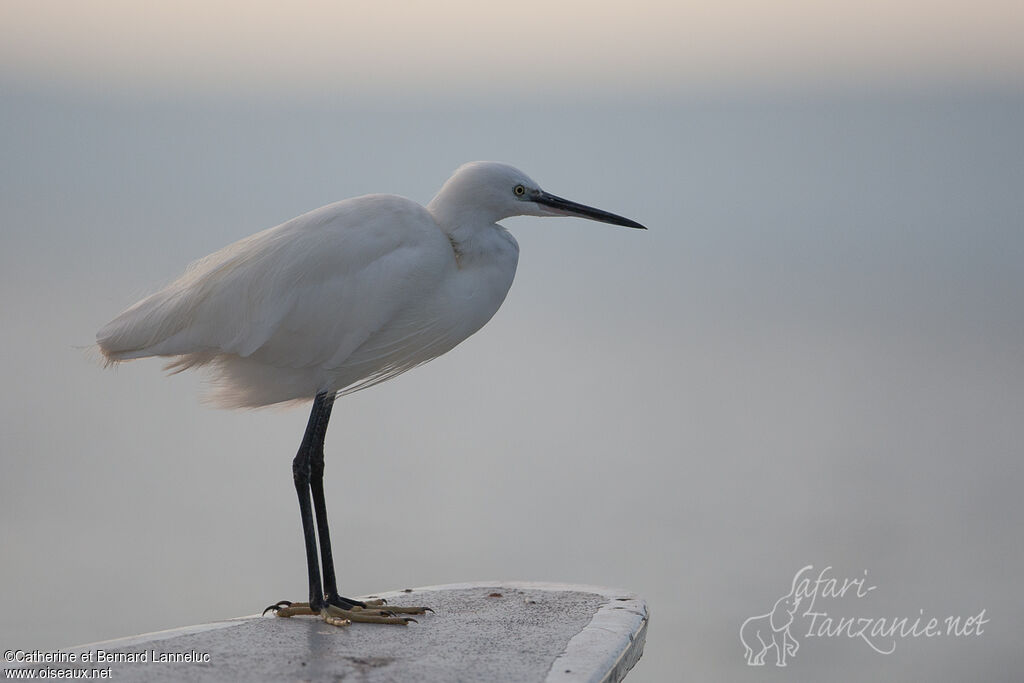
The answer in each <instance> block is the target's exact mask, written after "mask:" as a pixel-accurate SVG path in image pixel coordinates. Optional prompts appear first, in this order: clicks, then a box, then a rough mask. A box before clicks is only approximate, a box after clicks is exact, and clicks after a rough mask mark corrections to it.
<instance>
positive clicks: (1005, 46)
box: [0, 0, 1024, 681]
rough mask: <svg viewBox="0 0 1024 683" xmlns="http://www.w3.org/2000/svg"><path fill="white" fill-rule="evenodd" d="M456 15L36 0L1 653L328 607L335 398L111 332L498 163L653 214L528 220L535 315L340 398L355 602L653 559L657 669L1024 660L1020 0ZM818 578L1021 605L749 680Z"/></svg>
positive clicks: (5, 408)
mask: <svg viewBox="0 0 1024 683" xmlns="http://www.w3.org/2000/svg"><path fill="white" fill-rule="evenodd" d="M427 7H428V6H427V5H422V6H420V7H419V9H417V6H412V7H407V6H405V5H404V4H402V3H344V4H340V3H326V2H325V3H319V4H318V3H308V4H298V5H294V6H293V5H290V6H289V8H288V10H284V9H282V8H278V7H276V6H270V5H268V6H266V7H264V6H262V5H259V4H255V5H254V4H252V3H245V4H240V3H239V4H235V3H222V4H216V5H212V6H211V5H209V4H207V3H198V2H195V3H176V4H174V5H167V6H164V7H155V6H153V5H151V4H145V5H140V4H138V3H134V2H127V1H126V2H105V3H104V2H91V3H74V2H11V1H10V0H7V1H6V2H4V3H3V5H2V6H0V159H2V161H0V384H2V386H3V392H2V393H0V467H2V475H0V548H2V557H3V559H2V561H0V587H2V595H3V603H4V609H3V611H2V614H3V616H2V617H0V646H2V648H3V649H8V648H22V649H29V648H36V647H39V648H56V647H60V646H70V645H74V644H79V643H84V642H89V641H96V640H101V639H106V638H114V637H118V636H126V635H131V634H135V633H139V632H144V631H151V630H156V629H164V628H171V627H175V626H182V625H187V624H193V623H200V622H204V621H210V620H216V619H221V618H225V617H231V616H237V615H241V614H250V613H253V612H255V611H258V610H259V609H261V608H262V607H264V606H265V605H266V604H269V603H270V602H272V601H275V600H278V599H281V598H302V597H303V596H304V594H305V590H306V586H305V568H304V560H303V551H302V537H301V533H300V527H299V520H298V511H297V506H296V504H295V495H294V490H293V488H292V483H291V476H290V471H291V469H290V461H291V458H292V456H293V455H294V452H295V449H296V447H297V445H298V441H299V439H300V437H301V433H302V429H303V427H304V425H305V420H306V412H305V411H304V410H294V411H285V412H282V411H277V410H263V411H255V412H237V413H232V412H224V411H217V410H212V409H208V408H205V407H203V406H202V405H201V404H200V403H199V402H198V400H197V396H198V395H199V393H200V392H201V380H200V378H199V377H196V376H193V375H181V376H176V377H174V378H171V379H167V378H164V377H163V376H162V374H161V372H160V364H159V362H157V361H145V362H137V363H132V364H130V365H127V366H124V367H122V368H120V369H118V370H117V371H116V372H114V371H103V370H101V369H100V367H99V364H98V363H97V362H96V361H95V360H94V359H93V358H91V357H90V355H89V353H88V351H87V350H84V349H85V347H88V346H89V345H90V344H91V343H92V342H93V335H94V333H95V331H96V330H97V329H98V328H99V327H100V326H101V325H102V324H104V323H105V322H107V321H108V320H109V319H110V318H112V317H113V316H114V315H116V314H117V313H118V312H119V311H120V310H122V309H123V308H124V307H126V306H127V305H129V304H131V303H132V302H134V301H135V300H136V299H137V298H138V297H140V296H142V295H144V294H146V293H148V292H149V291H151V290H153V289H154V288H155V287H157V286H159V285H160V284H162V283H164V282H166V281H168V280H170V279H172V278H173V277H175V276H176V275H177V274H179V273H180V272H181V270H182V269H183V268H184V266H185V264H186V263H187V262H188V261H190V260H192V259H194V258H197V257H200V256H203V255H205V254H206V253H208V252H210V251H212V250H214V249H217V248H219V247H221V246H223V245H224V244H227V243H228V242H231V241H233V240H235V239H238V238H240V237H243V236H245V235H247V234H250V233H251V232H254V231H256V230H260V229H263V228H266V227H269V226H271V225H274V224H277V223H279V222H281V221H283V220H286V219H288V218H290V217H292V216H294V215H296V214H298V213H301V212H303V211H306V210H308V209H311V208H315V207H317V206H320V205H322V204H325V203H328V202H330V201H334V200H337V199H341V198H344V197H348V196H352V195H357V194H362V193H366V192H376V191H387V192H396V193H399V194H404V195H406V196H409V197H411V198H413V199H416V200H418V201H421V202H426V201H428V200H429V199H430V197H431V196H432V195H433V193H434V192H435V191H436V190H437V188H438V187H440V185H441V183H442V182H443V181H444V180H445V179H446V178H447V176H448V174H449V173H450V172H451V171H452V170H453V169H454V168H455V167H457V166H458V165H459V164H460V163H462V162H464V161H468V160H473V159H498V160H502V161H507V162H510V163H513V164H515V165H517V166H519V167H521V168H522V169H523V170H525V171H526V172H527V173H529V174H531V175H532V176H533V177H534V178H535V179H536V180H538V181H539V182H540V183H541V184H542V185H543V186H544V187H545V188H547V189H549V190H551V191H552V192H555V193H557V194H560V195H563V196H566V197H570V198H573V199H576V200H578V201H582V202H586V203H590V204H594V205H597V206H600V207H602V208H605V209H608V210H611V211H615V212H616V213H621V214H624V215H627V216H630V217H632V218H635V219H637V220H639V221H641V222H643V223H645V224H646V225H648V226H649V227H650V231H649V232H647V233H639V232H637V231H631V230H626V229H623V228H615V227H612V226H606V225H600V224H591V223H585V222H582V221H573V220H554V219H547V220H539V219H512V220H509V221H507V223H506V225H507V227H509V228H510V229H511V230H512V231H513V232H514V233H515V235H516V237H517V239H518V240H519V242H520V245H521V250H522V254H521V260H520V267H519V274H518V277H517V280H516V283H515V285H514V286H513V288H512V291H511V293H510V295H509V297H508V300H507V301H506V303H505V305H504V307H503V308H502V310H501V311H500V312H499V313H498V315H497V316H496V317H495V319H494V320H493V321H492V322H491V323H490V324H489V325H488V326H487V327H485V328H484V330H482V331H481V332H480V333H479V334H477V335H476V336H474V337H473V338H472V339H471V340H469V341H468V342H466V343H465V344H464V345H463V346H461V347H459V348H458V349H456V350H455V351H454V352H452V353H451V354H449V355H447V356H445V357H443V358H441V359H438V360H437V361H435V362H433V363H431V364H429V365H427V366H425V367H423V368H421V369H418V370H417V371H416V372H413V373H410V374H408V375H406V376H403V377H402V378H400V379H399V380H397V381H395V382H391V383H388V384H386V385H383V386H381V387H378V388H375V389H372V390H369V391H366V392H363V393H360V394H357V395H354V396H352V397H349V398H345V399H344V400H342V401H341V402H339V404H338V406H337V408H336V410H335V414H334V415H335V416H334V420H333V422H332V425H331V430H330V433H329V434H328V440H327V451H328V453H327V461H328V465H327V467H328V469H327V495H328V501H329V506H330V510H331V518H332V523H333V529H332V531H334V535H335V538H336V539H337V543H338V545H339V546H341V545H342V544H344V545H346V546H349V547H353V548H358V553H353V556H352V557H349V558H346V556H345V553H343V552H338V553H337V556H339V568H338V569H339V575H340V578H341V584H342V587H343V590H344V591H345V592H346V593H348V594H352V595H356V594H363V593H369V592H373V591H379V590H387V589H393V588H402V587H406V586H415V585H427V584H436V583H447V582H456V581H469V580H478V579H486V578H507V579H535V580H548V581H567V582H579V583H594V584H601V585H611V586H618V587H622V588H628V589H631V590H634V591H636V592H638V593H640V594H641V595H643V596H644V597H646V598H647V599H648V601H649V604H650V607H651V610H652V621H651V627H650V633H649V638H648V646H647V650H646V654H645V655H644V658H643V659H642V660H641V662H640V664H639V665H638V666H637V668H636V670H635V671H634V672H633V674H631V676H630V679H629V680H631V681H665V680H677V679H680V680H681V679H693V680H747V679H749V680H754V679H755V678H765V677H767V678H771V679H773V680H780V681H785V680H844V681H845V680H849V681H860V680H871V681H874V680H907V679H915V680H949V681H959V680H971V679H973V680H1011V679H1016V678H1019V676H1020V671H1021V668H1022V666H1024V657H1022V655H1021V654H1020V647H1019V642H1020V633H1021V632H1022V630H1024V597H1022V591H1021V587H1020V577H1021V576H1022V575H1024V541H1022V535H1021V531H1020V522H1021V519H1022V515H1024V501H1022V496H1021V489H1022V485H1024V464H1022V459H1021V457H1020V456H1021V450H1022V447H1021V444H1022V442H1024V441H1022V440H1024V419H1022V418H1024V191H1022V190H1024V125H1022V124H1024V41H1021V40H1020V35H1021V33H1022V29H1024V26H1022V14H1021V11H1020V8H1019V3H1017V2H1005V3H1003V2H996V1H990V2H980V3H970V4H968V3H961V4H955V3H950V4H947V5H945V6H935V5H934V4H933V3H926V2H913V1H908V0H904V1H901V2H896V3H892V2H887V3H881V2H867V3H865V2H858V3H825V4H822V3H805V2H792V1H790V2H779V3H771V6H770V7H769V6H768V5H766V4H764V3H754V2H742V1H734V2H725V3H713V4H712V3H707V4H706V5H688V4H685V3H683V4H680V3H657V2H646V3H643V2H641V3H631V4H630V6H629V9H628V10H627V9H625V8H624V7H623V6H595V5H594V4H593V3H583V2H570V3H558V4H554V5H552V4H549V3H537V2H519V3H514V4H512V5H508V4H500V5H499V4H494V5H482V4H480V3H469V2H465V3H442V4H440V5H438V4H436V3H435V4H431V5H430V6H429V8H430V9H429V11H428V10H427ZM807 564H814V565H815V566H816V567H817V568H821V567H824V566H826V565H833V566H834V567H835V571H834V574H835V575H838V576H850V577H859V576H862V575H863V572H864V571H865V570H866V571H867V572H868V576H869V580H870V582H871V583H873V584H874V585H877V586H878V588H877V590H875V591H874V592H873V593H872V594H871V596H870V597H869V598H865V599H863V600H860V601H856V602H853V603H852V604H850V603H844V606H842V608H840V607H839V606H837V607H835V608H834V609H831V610H829V611H831V612H832V613H833V614H834V615H835V616H866V617H899V616H909V617H915V616H917V615H918V614H919V610H922V609H923V610H924V611H925V614H926V615H928V616H939V617H945V616H948V615H964V616H967V615H972V614H976V613H977V612H979V611H980V610H981V609H982V608H984V609H986V610H987V616H988V618H989V619H990V623H989V624H987V625H986V630H985V633H984V635H982V636H980V637H975V638H971V639H952V638H942V639H923V638H921V639H916V640H915V639H907V640H905V641H901V642H899V643H897V649H896V652H895V653H894V654H892V655H888V656H883V655H879V654H877V653H875V652H873V651H871V650H870V649H868V648H867V646H866V645H864V644H863V643H860V642H858V641H847V640H815V639H807V638H804V637H803V633H804V630H805V628H801V627H797V628H795V629H794V633H795V634H796V635H797V636H798V637H799V638H800V640H801V643H802V648H801V650H800V651H799V653H798V655H797V657H796V658H795V659H794V660H792V662H791V664H790V666H789V667H788V668H787V669H776V668H775V667H774V666H771V660H769V666H766V667H763V668H761V669H753V668H748V667H746V665H745V664H744V661H743V657H742V646H741V645H740V642H739V639H738V631H739V627H740V624H741V623H742V622H743V620H744V619H746V618H747V617H749V616H753V615H756V614H763V613H765V612H767V611H768V610H769V609H770V608H771V605H772V604H773V603H774V601H775V600H776V599H777V598H778V597H780V596H781V595H783V594H784V593H786V592H787V591H788V590H789V584H790V582H791V581H792V577H793V575H794V573H795V572H796V571H797V570H798V569H800V568H801V567H803V566H804V565H807ZM826 607H827V606H826ZM801 623H803V624H804V627H805V626H806V621H805V622H801ZM421 627H424V626H421ZM425 627H429V624H428V625H426V626H425Z"/></svg>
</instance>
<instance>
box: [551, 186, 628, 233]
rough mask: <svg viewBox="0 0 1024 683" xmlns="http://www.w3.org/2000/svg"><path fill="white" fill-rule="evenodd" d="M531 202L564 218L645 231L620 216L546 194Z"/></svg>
mask: <svg viewBox="0 0 1024 683" xmlns="http://www.w3.org/2000/svg"><path fill="white" fill-rule="evenodd" d="M533 201H534V202H536V203H537V204H540V205H542V206H546V207H548V208H551V209H554V210H555V211H557V212H558V213H560V214H562V215H565V216H579V217H580V218H589V219H590V220H593V221H601V222H602V223H611V224H612V225H623V226H625V227H627V228H639V229H640V230H646V229H647V228H645V227H644V226H642V225H640V224H639V223H637V222H636V221H632V220H630V219H628V218H623V217H622V216H617V215H615V214H614V213H609V212H607V211H602V210H601V209H595V208H594V207H592V206H587V205H585V204H577V203H576V202H573V201H569V200H568V199H562V198H561V197H556V196H555V195H553V194H548V193H547V192H541V193H540V194H538V195H537V196H536V197H534V198H533Z"/></svg>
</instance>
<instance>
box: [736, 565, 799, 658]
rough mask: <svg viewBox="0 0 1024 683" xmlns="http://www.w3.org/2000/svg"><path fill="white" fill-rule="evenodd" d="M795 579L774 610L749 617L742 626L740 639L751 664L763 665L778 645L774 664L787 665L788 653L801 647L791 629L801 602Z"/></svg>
mask: <svg viewBox="0 0 1024 683" xmlns="http://www.w3.org/2000/svg"><path fill="white" fill-rule="evenodd" d="M797 576H799V574H798V575H797ZM796 579H797V577H796V576H794V577H793V587H792V589H790V591H789V593H788V594H787V595H783V596H782V597H781V598H779V599H778V600H776V601H775V606H774V607H773V608H772V611H771V612H768V614H761V615H759V616H756V617H750V618H749V619H747V620H746V621H744V622H743V625H742V626H740V642H741V643H743V649H744V651H745V652H744V654H745V655H746V658H747V664H748V665H749V666H763V665H764V658H765V656H766V655H767V654H768V650H770V649H772V648H775V666H786V656H787V655H788V656H790V657H793V656H795V655H796V651H797V650H798V649H800V643H798V642H797V640H796V638H794V637H793V634H792V633H790V632H789V627H790V626H791V625H792V624H793V615H794V614H796V610H797V607H799V605H800V597H801V596H799V595H797V590H796V585H797V581H796Z"/></svg>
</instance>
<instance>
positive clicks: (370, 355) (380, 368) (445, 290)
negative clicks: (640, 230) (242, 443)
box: [97, 162, 642, 407]
mask: <svg viewBox="0 0 1024 683" xmlns="http://www.w3.org/2000/svg"><path fill="white" fill-rule="evenodd" d="M513 215H537V216H550V215H579V216H584V217H588V218H594V219H596V220H601V221H605V222H611V223H618V224H620V225H629V226H631V227H642V226H640V225H639V224H636V223H634V222H632V221H629V220H628V219H624V218H621V217H619V216H615V215H613V214H607V213H605V212H602V211H598V210H596V209H590V208H589V207H584V206H582V205H579V204H574V203H572V202H568V201H567V200H563V199H560V198H558V197H554V196H553V195H549V194H548V193H546V192H543V191H542V190H541V189H540V188H539V187H538V186H537V184H536V183H535V182H533V181H532V180H530V178H528V177H527V176H526V175H524V174H523V173H522V172H520V171H518V170H516V169H514V168H512V167H510V166H506V165H504V164H497V163H493V162H477V163H473V164H466V165H464V166H462V167H461V168H459V169H458V170H457V171H456V172H455V174H454V175H453V176H452V177H451V178H450V179H449V180H448V182H447V183H445V185H444V187H442V188H441V190H440V192H439V193H438V194H437V196H436V197H434V199H433V200H432V201H431V202H430V204H429V205H428V206H427V207H426V208H424V207H422V206H420V205H418V204H416V203H415V202H412V201H410V200H408V199H405V198H403V197H398V196H394V195H367V196H363V197H356V198H354V199H347V200H344V201H341V202H337V203H335V204H330V205H328V206H324V207H322V208H319V209H316V210H314V211H311V212H309V213H307V214H303V215H302V216H299V217H297V218H294V219H292V220H290V221H288V222H286V223H283V224H281V225H279V226H277V227H274V228H270V229H269V230H264V231H263V232H260V233H257V234H255V235H252V236H250V237H247V238H245V239H243V240H240V241H238V242H235V243H234V244H231V245H229V246H227V247H224V248H223V249H221V250H220V251H217V252H215V253H213V254H210V255H209V256H207V257H205V258H203V259H200V260H198V261H196V262H195V263H193V264H192V265H190V266H189V267H188V269H187V270H186V271H185V273H184V274H183V275H182V276H181V277H180V278H178V279H177V280H176V281H174V282H172V283H171V284H170V285H168V286H167V287H165V288H164V289H162V290H160V291H158V292H156V293H155V294H152V295H150V296H149V297H147V298H145V299H143V300H142V301H139V302H138V303H136V304H135V305H133V306H131V307H130V308H128V309H127V310H126V311H124V312H123V313H121V314H120V315H119V316H118V317H117V318H115V319H114V320H113V321H111V322H110V323H108V324H107V325H106V326H104V327H103V329H101V330H100V331H99V333H98V334H97V342H98V344H99V348H100V350H101V351H102V353H103V355H104V357H105V358H106V359H107V361H108V362H111V363H114V362H118V361H124V360H130V359H134V358H142V357H147V356H164V357H169V358H170V359H171V360H170V362H169V364H168V368H169V369H172V370H174V371H180V370H184V369H187V368H192V367H197V366H205V367H206V368H207V369H209V370H210V371H211V372H212V379H213V383H212V396H211V398H212V399H213V400H214V401H215V402H216V403H217V404H219V405H221V406H224V407H243V406H263V405H269V404H273V403H281V402H285V401H296V400H309V399H312V398H313V397H314V396H315V395H316V394H318V393H321V392H325V391H327V392H332V391H334V392H345V393H348V392H352V391H357V390H359V389H362V388H365V387H368V386H371V385H373V384H376V383H378V382H382V381H384V380H386V379H389V378H391V377H394V376H396V375H398V374H400V373H402V372H405V371H406V370H409V369H411V368H413V367H415V366H417V365H419V364H421V363H425V362H427V361H429V360H431V359H433V358H436V357H437V356H439V355H441V354H443V353H445V352H447V351H449V350H451V349H452V348H454V347H455V346H456V345H457V344H458V343H459V342H461V341H462V340H464V339H466V338H467V337H469V336H470V335H471V334H473V333H474V332H476V331H477V330H478V329H480V327H482V326H483V325H484V323H486V322H487V321H488V320H490V318H491V317H492V316H493V315H494V313H495V312H496V311H497V310H498V307H499V306H500V305H501V303H502V301H503V300H504V299H505V295H506V293H507V292H508V289H509V287H510V286H511V285H512V279H513V277H514V275H515V270H516V263H517V261H518V257H519V247H518V245H517V244H516V241H515V239H514V238H513V237H512V236H511V235H510V234H509V233H508V232H507V231H506V230H505V229H504V228H502V227H501V226H500V225H498V224H497V221H498V220H501V219H502V218H506V217H508V216H513Z"/></svg>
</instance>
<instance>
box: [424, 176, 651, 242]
mask: <svg viewBox="0 0 1024 683" xmlns="http://www.w3.org/2000/svg"><path fill="white" fill-rule="evenodd" d="M428 208H430V210H431V212H433V213H434V215H435V216H438V217H439V218H441V220H445V219H449V220H452V221H453V222H455V221H457V220H458V218H460V217H462V216H472V217H473V218H479V219H483V220H486V221H488V222H497V221H499V220H501V219H503V218H509V217H511V216H576V217H578V218H587V219H589V220H594V221H600V222H602V223H611V224H613V225H623V226H626V227H629V228H640V229H641V230H646V228H645V227H644V226H642V225H640V224H639V223H637V222H636V221H632V220H630V219H628V218H623V217H622V216H617V215H615V214H613V213H609V212H607V211H602V210H601V209H595V208H593V207H591V206H586V205H584V204H578V203H576V202H573V201H569V200H568V199H563V198H562V197H558V196H556V195H553V194H551V193H549V192H545V191H544V190H542V189H541V187H540V185H538V184H537V182H536V181H534V180H533V179H532V178H530V177H529V176H528V175H526V174H525V173H523V172H522V171H520V170H519V169H517V168H513V167H512V166H509V165H508V164H502V163H498V162H495V161H474V162H471V163H468V164H463V165H462V166H460V167H459V168H458V169H457V170H456V171H455V173H454V174H452V177H451V178H449V179H448V181H447V182H446V183H445V184H444V186H443V187H442V188H441V190H440V191H439V192H438V193H437V196H435V197H434V199H433V200H432V201H431V202H430V205H429V207H428ZM439 214H440V215H439ZM460 214H461V215H460Z"/></svg>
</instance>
